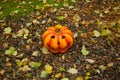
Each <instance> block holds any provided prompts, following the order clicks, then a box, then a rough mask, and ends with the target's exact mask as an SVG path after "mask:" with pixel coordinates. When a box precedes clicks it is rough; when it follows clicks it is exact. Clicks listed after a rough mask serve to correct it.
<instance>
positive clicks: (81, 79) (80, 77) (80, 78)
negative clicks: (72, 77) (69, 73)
mask: <svg viewBox="0 0 120 80" xmlns="http://www.w3.org/2000/svg"><path fill="white" fill-rule="evenodd" d="M76 80H84V78H83V77H82V76H77V78H76Z"/></svg>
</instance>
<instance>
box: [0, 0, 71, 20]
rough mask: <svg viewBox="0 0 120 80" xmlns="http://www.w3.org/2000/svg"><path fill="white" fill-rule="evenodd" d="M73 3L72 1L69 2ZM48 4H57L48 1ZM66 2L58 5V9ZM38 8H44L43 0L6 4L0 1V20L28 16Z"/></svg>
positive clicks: (7, 2)
mask: <svg viewBox="0 0 120 80" xmlns="http://www.w3.org/2000/svg"><path fill="white" fill-rule="evenodd" d="M68 2H69V3H71V0H68ZM47 3H48V4H55V3H57V2H55V1H54V0H47ZM63 3H64V2H63V0H62V2H61V3H57V4H58V7H62V6H63V5H62V4H63ZM36 6H39V7H43V6H44V4H43V0H24V1H19V0H18V1H17V2H15V0H8V1H6V2H2V1H0V19H1V18H7V17H8V16H12V17H20V16H22V15H27V14H29V13H31V12H33V11H34V10H35V9H36Z"/></svg>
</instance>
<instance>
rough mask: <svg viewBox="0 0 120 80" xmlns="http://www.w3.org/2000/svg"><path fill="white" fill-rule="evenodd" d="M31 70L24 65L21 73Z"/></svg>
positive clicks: (20, 69)
mask: <svg viewBox="0 0 120 80" xmlns="http://www.w3.org/2000/svg"><path fill="white" fill-rule="evenodd" d="M30 70H31V68H30V67H29V66H28V65H24V66H23V67H21V68H19V71H23V72H26V71H30Z"/></svg>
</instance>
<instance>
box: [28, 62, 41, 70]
mask: <svg viewBox="0 0 120 80" xmlns="http://www.w3.org/2000/svg"><path fill="white" fill-rule="evenodd" d="M29 65H30V66H31V67H33V68H38V67H40V66H41V62H33V61H32V62H29Z"/></svg>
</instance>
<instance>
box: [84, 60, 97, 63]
mask: <svg viewBox="0 0 120 80" xmlns="http://www.w3.org/2000/svg"><path fill="white" fill-rule="evenodd" d="M85 60H86V61H87V62H89V63H91V64H92V63H94V62H95V61H94V60H92V59H85Z"/></svg>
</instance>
